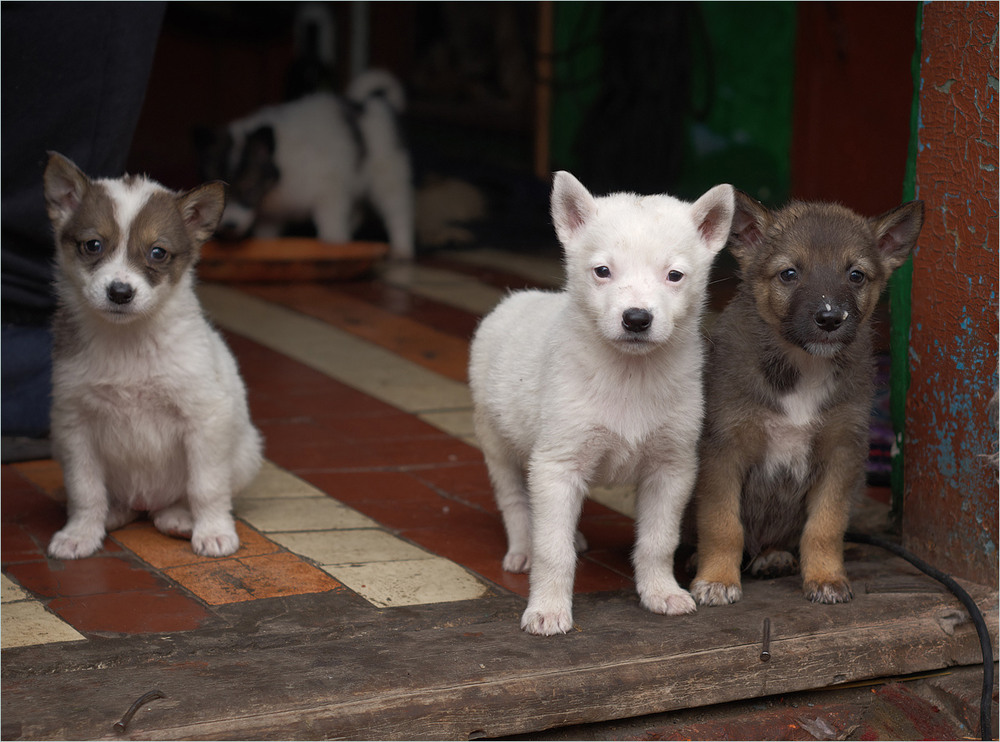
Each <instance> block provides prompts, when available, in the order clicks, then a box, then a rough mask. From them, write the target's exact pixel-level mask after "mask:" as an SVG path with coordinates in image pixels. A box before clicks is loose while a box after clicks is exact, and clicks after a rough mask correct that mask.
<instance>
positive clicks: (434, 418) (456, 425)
mask: <svg viewBox="0 0 1000 742" xmlns="http://www.w3.org/2000/svg"><path fill="white" fill-rule="evenodd" d="M418 417H419V418H420V419H421V420H423V421H424V422H425V423H427V424H428V425H433V426H434V427H435V428H437V429H438V430H443V431H444V432H445V433H448V435H453V436H455V437H456V438H461V439H462V440H464V441H465V442H466V443H469V442H470V441H472V443H471V444H470V445H473V446H476V447H477V448H478V445H477V444H476V443H475V426H474V425H473V424H472V408H471V407H467V408H465V409H461V410H446V411H442V412H424V413H422V414H420V415H418Z"/></svg>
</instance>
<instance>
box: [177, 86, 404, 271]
mask: <svg viewBox="0 0 1000 742" xmlns="http://www.w3.org/2000/svg"><path fill="white" fill-rule="evenodd" d="M405 103H406V99H405V94H404V92H403V88H402V86H401V85H400V83H399V81H398V80H397V79H396V78H395V77H393V76H392V75H390V74H389V73H387V72H384V71H381V70H369V71H367V72H364V73H362V74H361V75H359V76H358V77H357V78H355V80H354V81H353V82H352V83H351V85H350V87H349V88H348V90H347V93H346V95H345V96H343V97H341V96H337V95H334V94H332V93H314V94H312V95H309V96H306V97H304V98H300V99H298V100H295V101H291V102H289V103H282V104H280V105H275V106H269V107H266V108H263V109H261V110H259V111H257V112H256V113H254V114H251V115H250V116H247V117H245V118H242V119H240V120H238V121H233V122H232V123H230V124H228V125H227V126H225V127H223V128H221V129H218V130H215V131H206V130H202V131H200V132H198V133H197V135H196V144H197V146H198V150H199V159H200V164H201V175H202V177H203V178H204V179H205V180H224V181H226V182H227V183H229V186H230V190H229V201H228V203H227V205H226V210H225V213H224V214H223V216H222V220H221V222H220V223H219V230H218V232H219V235H220V236H222V237H227V238H233V239H238V238H242V237H247V236H251V235H253V236H257V237H276V236H278V235H279V234H280V233H281V230H282V228H283V227H284V226H285V225H287V224H289V223H294V222H302V221H306V220H312V222H313V223H314V224H315V226H316V235H317V237H318V238H319V239H321V240H323V241H325V242H347V241H348V240H350V239H351V236H352V234H353V232H354V231H355V229H356V228H357V226H358V224H359V222H360V214H361V211H360V208H359V207H360V206H361V205H362V204H363V203H364V202H367V203H368V204H370V205H371V207H372V208H373V209H374V211H375V212H376V213H377V214H378V216H379V217H380V218H381V220H382V222H383V223H384V225H385V230H386V233H387V234H388V237H389V244H390V255H391V257H393V258H397V259H409V258H412V257H413V239H414V238H413V232H414V227H413V182H412V180H413V179H412V173H411V167H410V156H409V152H408V151H407V148H406V146H405V144H404V141H403V137H402V132H401V129H400V124H399V114H400V113H401V112H402V111H403V109H404V107H405Z"/></svg>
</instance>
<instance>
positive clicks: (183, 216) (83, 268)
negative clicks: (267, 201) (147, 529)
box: [44, 153, 261, 559]
mask: <svg viewBox="0 0 1000 742" xmlns="http://www.w3.org/2000/svg"><path fill="white" fill-rule="evenodd" d="M44 184H45V199H46V203H47V207H48V213H49V218H50V219H51V220H52V225H53V227H54V229H55V239H56V291H57V293H58V297H59V309H58V311H57V313H56V316H55V319H54V322H53V352H52V356H53V378H52V385H53V389H52V419H51V425H52V441H53V446H54V450H55V454H56V458H57V459H58V460H59V462H60V463H61V465H62V468H63V475H64V479H65V482H66V494H67V497H68V509H69V521H68V523H67V524H66V526H65V527H64V528H63V529H62V530H61V531H59V532H58V533H56V534H55V536H53V538H52V542H51V543H50V544H49V554H50V555H51V556H53V557H55V558H57V559H77V558H80V557H86V556H89V555H90V554H93V553H94V552H95V551H97V550H98V549H99V548H100V547H101V543H102V542H103V540H104V535H105V532H106V531H109V530H113V529H115V528H119V527H120V526H122V525H124V524H126V523H128V522H129V521H131V520H132V519H133V518H135V517H136V516H137V515H138V513H139V512H141V511H147V512H149V513H150V516H151V517H152V519H153V523H154V524H155V526H156V527H157V528H158V529H159V530H161V531H163V532H165V533H169V534H172V535H180V536H190V538H191V546H192V548H193V549H194V551H195V552H197V553H198V554H203V555H206V556H224V555H226V554H231V553H232V552H234V551H236V549H237V548H239V538H238V537H237V535H236V529H235V526H234V523H233V517H232V514H231V496H232V495H233V494H234V493H236V492H239V491H240V490H241V489H242V488H243V487H245V486H246V485H247V484H248V483H249V482H250V480H251V479H253V477H254V476H255V475H256V473H257V470H258V469H259V468H260V461H261V441H260V436H259V434H258V433H257V430H256V429H255V428H254V427H253V425H252V424H251V423H250V417H249V413H248V411H247V402H246V390H245V389H244V386H243V382H242V380H241V379H240V375H239V372H238V370H237V368H236V362H235V360H234V359H233V356H232V354H231V353H230V352H229V349H228V348H227V347H226V345H225V344H224V342H223V340H222V338H221V337H220V336H219V334H218V333H217V332H216V331H215V330H213V329H212V327H210V326H209V324H208V322H207V321H206V319H205V317H204V316H203V315H202V311H201V307H200V305H199V304H198V299H197V298H196V296H195V293H194V288H193V284H194V264H195V262H196V261H197V258H198V251H199V249H200V247H201V244H202V243H203V242H204V241H205V240H206V239H207V238H208V237H209V236H210V235H211V234H212V231H213V230H214V229H215V226H216V224H217V223H218V220H219V216H220V215H221V214H222V209H223V206H224V205H225V188H224V186H223V185H222V184H221V183H208V184H206V185H203V186H200V187H199V188H195V189H194V190H191V191H188V192H186V193H174V192H173V191H169V190H167V189H166V188H164V187H163V186H161V185H159V184H158V183H155V182H153V181H151V180H148V179H147V178H143V177H135V176H126V177H124V178H118V179H102V180H90V179H89V178H88V177H87V176H86V175H84V174H83V173H82V172H81V171H80V170H79V169H78V168H77V167H76V166H75V165H74V164H73V163H72V162H70V161H69V160H67V159H66V158H64V157H62V156H61V155H58V154H54V153H53V154H51V155H50V157H49V162H48V166H47V167H46V169H45V177H44Z"/></svg>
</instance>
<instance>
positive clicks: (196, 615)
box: [48, 589, 212, 634]
mask: <svg viewBox="0 0 1000 742" xmlns="http://www.w3.org/2000/svg"><path fill="white" fill-rule="evenodd" d="M48 607H49V608H50V609H51V610H53V611H55V613H57V614H58V615H59V616H60V617H61V618H62V619H63V620H64V621H66V622H67V623H69V624H70V625H71V626H72V627H73V628H75V629H76V630H77V631H83V632H88V633H96V632H106V631H109V632H115V633H121V634H159V633H168V632H172V631H191V630H193V629H197V628H198V627H199V626H201V625H202V623H203V622H204V621H205V620H206V619H208V618H210V617H211V616H212V614H211V613H209V612H208V611H207V610H206V609H205V608H204V607H203V606H202V605H201V604H200V603H198V602H196V601H195V600H192V599H191V598H189V597H187V596H186V595H183V594H182V593H180V592H179V591H177V590H173V589H163V590H133V591H129V592H126V593H112V594H108V595H90V596H83V597H74V598H56V599H54V600H51V601H49V603H48Z"/></svg>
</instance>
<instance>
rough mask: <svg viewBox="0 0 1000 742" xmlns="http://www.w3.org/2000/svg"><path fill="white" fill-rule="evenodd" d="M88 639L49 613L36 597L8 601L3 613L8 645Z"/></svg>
mask: <svg viewBox="0 0 1000 742" xmlns="http://www.w3.org/2000/svg"><path fill="white" fill-rule="evenodd" d="M85 639H86V638H85V637H84V636H83V635H82V634H80V632H78V631H77V630H76V629H74V628H73V627H72V626H70V625H69V624H68V623H66V622H65V621H63V620H62V619H61V618H59V617H58V616H54V615H52V614H51V613H49V612H48V611H47V610H45V606H43V605H42V604H41V603H39V602H37V601H35V600H23V601H18V602H16V603H6V604H4V607H3V612H2V614H0V646H2V647H3V648H4V649H10V648H11V647H27V646H30V645H34V644H54V643H55V642H72V641H85Z"/></svg>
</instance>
